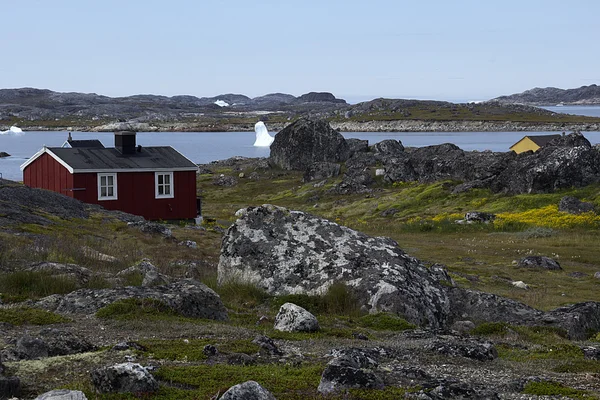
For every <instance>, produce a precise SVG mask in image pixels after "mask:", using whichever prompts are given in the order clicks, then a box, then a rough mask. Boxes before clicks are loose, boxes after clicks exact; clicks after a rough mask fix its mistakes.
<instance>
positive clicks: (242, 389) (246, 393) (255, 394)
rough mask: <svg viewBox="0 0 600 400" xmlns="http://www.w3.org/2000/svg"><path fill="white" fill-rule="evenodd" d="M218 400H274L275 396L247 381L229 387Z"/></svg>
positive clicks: (255, 383)
mask: <svg viewBox="0 0 600 400" xmlns="http://www.w3.org/2000/svg"><path fill="white" fill-rule="evenodd" d="M220 400H275V396H273V394H272V393H271V392H269V391H268V390H267V389H265V388H264V387H262V386H261V385H260V384H259V383H258V382H255V381H247V382H244V383H240V384H238V385H235V386H232V387H230V388H229V389H228V390H227V391H226V392H225V393H223V396H221V397H220Z"/></svg>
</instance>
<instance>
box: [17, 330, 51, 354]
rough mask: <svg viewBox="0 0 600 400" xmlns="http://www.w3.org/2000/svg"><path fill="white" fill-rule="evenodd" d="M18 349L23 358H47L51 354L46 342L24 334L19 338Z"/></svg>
mask: <svg viewBox="0 0 600 400" xmlns="http://www.w3.org/2000/svg"><path fill="white" fill-rule="evenodd" d="M16 350H17V352H19V353H20V354H21V355H22V356H21V357H22V358H24V359H29V360H36V359H39V358H45V357H48V355H49V353H48V345H47V344H46V342H44V341H43V340H42V339H40V338H36V337H31V336H29V335H25V336H22V337H21V338H19V339H18V340H17V346H16Z"/></svg>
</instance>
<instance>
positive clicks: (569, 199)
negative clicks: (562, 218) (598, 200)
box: [558, 196, 594, 214]
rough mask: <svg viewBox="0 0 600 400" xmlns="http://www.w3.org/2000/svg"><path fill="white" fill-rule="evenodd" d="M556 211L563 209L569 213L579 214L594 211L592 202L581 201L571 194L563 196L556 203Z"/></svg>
mask: <svg viewBox="0 0 600 400" xmlns="http://www.w3.org/2000/svg"><path fill="white" fill-rule="evenodd" d="M558 211H564V212H567V213H569V214H581V213H586V212H592V211H594V203H588V202H585V201H581V200H579V199H578V198H576V197H573V196H565V197H563V198H562V199H560V203H558Z"/></svg>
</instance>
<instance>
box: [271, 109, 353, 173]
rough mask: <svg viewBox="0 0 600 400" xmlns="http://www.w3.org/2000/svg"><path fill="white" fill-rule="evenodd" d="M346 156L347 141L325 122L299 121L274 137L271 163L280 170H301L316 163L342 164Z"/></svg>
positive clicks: (348, 151)
mask: <svg viewBox="0 0 600 400" xmlns="http://www.w3.org/2000/svg"><path fill="white" fill-rule="evenodd" d="M349 156H350V147H349V146H348V144H347V143H346V139H344V137H343V136H342V135H341V134H340V133H339V132H337V131H335V130H333V129H332V128H331V126H329V124H328V123H327V122H326V121H322V120H312V119H300V120H298V121H296V122H294V123H293V124H290V125H288V126H287V127H285V128H284V129H283V130H282V131H280V132H279V133H278V134H277V135H276V136H275V140H274V141H273V143H272V144H271V156H270V160H271V162H272V163H273V164H275V165H277V166H279V167H281V168H283V169H287V170H298V171H304V170H306V169H307V168H308V167H309V166H310V165H312V164H313V163H315V162H334V163H337V162H344V161H346V160H347V159H348V157H349Z"/></svg>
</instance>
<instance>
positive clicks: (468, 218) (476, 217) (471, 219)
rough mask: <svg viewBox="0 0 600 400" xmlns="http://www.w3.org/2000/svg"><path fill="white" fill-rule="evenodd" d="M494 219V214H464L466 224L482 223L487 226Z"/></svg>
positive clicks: (476, 212)
mask: <svg viewBox="0 0 600 400" xmlns="http://www.w3.org/2000/svg"><path fill="white" fill-rule="evenodd" d="M495 219H496V215H495V214H491V213H486V212H481V211H470V212H468V213H466V214H465V222H466V223H467V224H472V223H484V224H489V223H490V222H493V221H494V220H495Z"/></svg>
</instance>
